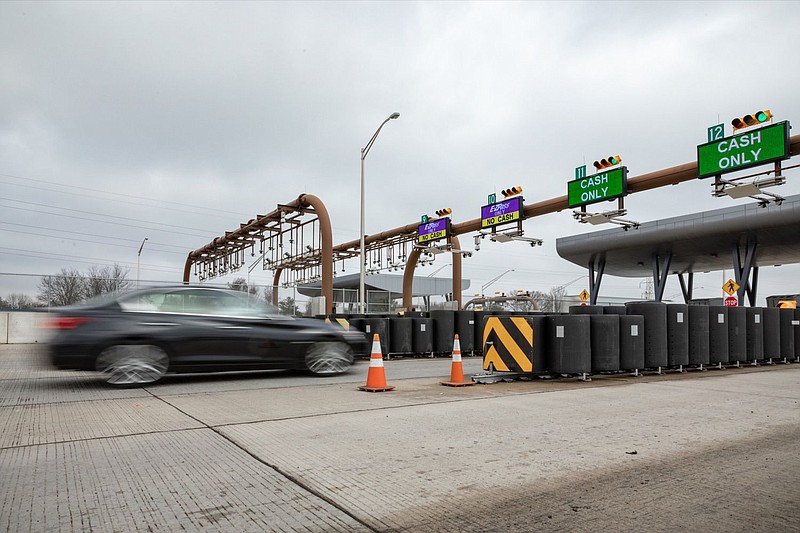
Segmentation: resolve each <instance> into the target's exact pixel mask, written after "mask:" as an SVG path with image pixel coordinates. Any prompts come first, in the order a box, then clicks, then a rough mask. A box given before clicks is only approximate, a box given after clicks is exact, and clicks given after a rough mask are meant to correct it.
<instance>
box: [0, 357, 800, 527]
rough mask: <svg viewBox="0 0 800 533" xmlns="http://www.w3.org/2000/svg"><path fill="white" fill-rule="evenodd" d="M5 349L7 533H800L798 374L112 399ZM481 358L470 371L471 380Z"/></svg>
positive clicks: (328, 386)
mask: <svg viewBox="0 0 800 533" xmlns="http://www.w3.org/2000/svg"><path fill="white" fill-rule="evenodd" d="M41 353H42V347H41V346H36V345H6V346H0V530H3V531H13V532H16V531H231V530H237V531H533V530H537V531H589V530H591V531H598V530H613V531H644V530H647V531H675V530H686V531H726V532H727V531H754V530H755V531H800V519H799V518H798V511H797V501H798V500H799V499H800V482H798V479H800V458H798V452H797V443H798V442H800V440H799V439H800V365H798V364H789V365H783V364H779V365H771V366H759V367H743V368H730V369H725V370H708V371H705V372H699V371H689V372H686V373H667V374H665V375H644V376H642V377H638V378H637V377H631V376H627V375H614V376H602V377H596V378H594V379H593V380H592V381H589V382H582V381H578V380H575V379H557V380H533V381H515V382H508V383H506V382H503V383H496V384H491V385H475V386H472V387H464V388H451V387H443V386H441V385H440V384H439V381H441V380H443V379H447V378H448V377H449V369H450V361H449V359H447V358H434V359H429V358H421V359H400V360H394V359H393V360H390V361H385V362H384V365H385V372H386V376H387V381H388V382H389V384H390V385H394V386H396V389H395V390H394V391H391V392H383V393H366V392H360V391H358V390H357V385H361V384H363V383H364V380H365V378H366V374H367V368H368V363H367V361H359V362H358V363H357V364H356V365H355V366H354V368H353V370H352V371H351V372H350V373H348V374H346V375H344V376H340V377H336V378H332V379H320V378H313V377H308V376H304V375H301V374H296V373H288V372H267V373H255V374H252V373H249V374H239V375H214V376H188V377H187V376H177V377H169V378H167V379H165V380H164V381H163V382H160V383H158V384H155V385H153V386H150V387H146V388H139V389H113V388H109V387H107V386H105V385H104V384H102V383H100V382H99V381H98V380H97V378H96V376H94V375H93V374H92V373H88V372H64V371H57V370H55V369H51V368H49V367H46V366H44V365H43V364H42V360H41ZM480 362H481V361H480V359H479V358H470V357H465V358H464V365H465V370H466V372H467V373H468V374H469V373H473V372H477V371H478V370H479V368H480Z"/></svg>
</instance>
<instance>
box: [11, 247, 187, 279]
mask: <svg viewBox="0 0 800 533" xmlns="http://www.w3.org/2000/svg"><path fill="white" fill-rule="evenodd" d="M0 250H10V251H4V252H3V253H4V254H6V255H16V256H20V257H33V258H36V259H47V260H51V261H64V260H65V259H68V260H69V261H71V262H73V263H85V264H90V265H93V264H102V265H114V264H119V265H126V266H131V267H133V266H135V265H136V263H133V262H128V261H114V262H112V263H109V260H108V259H100V258H96V257H83V256H76V255H68V254H55V253H50V252H37V251H36V250H21V249H19V248H4V247H0ZM20 252H24V253H20ZM33 254H37V255H33ZM87 259H89V260H91V261H87ZM98 262H99V263H98ZM141 266H145V267H147V268H148V270H155V271H158V272H177V273H180V271H179V269H177V268H175V269H168V268H167V267H164V266H162V265H149V264H144V265H141Z"/></svg>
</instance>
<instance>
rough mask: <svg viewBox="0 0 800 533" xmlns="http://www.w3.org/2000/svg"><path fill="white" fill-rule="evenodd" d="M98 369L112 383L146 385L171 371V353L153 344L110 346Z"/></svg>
mask: <svg viewBox="0 0 800 533" xmlns="http://www.w3.org/2000/svg"><path fill="white" fill-rule="evenodd" d="M96 365H97V370H98V371H99V372H100V373H101V374H102V375H103V379H104V380H105V381H106V383H109V384H111V385H118V386H124V385H146V384H148V383H153V382H155V381H158V380H159V379H161V378H162V377H164V374H166V373H167V368H168V367H169V356H168V355H167V352H165V351H164V350H163V349H162V348H159V347H158V346H154V345H152V344H119V345H116V346H109V347H108V348H106V349H104V350H103V351H102V352H101V353H100V355H99V356H98V357H97V363H96Z"/></svg>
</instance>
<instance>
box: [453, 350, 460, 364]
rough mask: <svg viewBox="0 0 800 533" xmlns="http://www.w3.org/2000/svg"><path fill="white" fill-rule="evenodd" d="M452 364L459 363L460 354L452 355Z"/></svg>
mask: <svg viewBox="0 0 800 533" xmlns="http://www.w3.org/2000/svg"><path fill="white" fill-rule="evenodd" d="M453 362H454V363H460V362H461V354H460V353H458V352H456V353H454V354H453Z"/></svg>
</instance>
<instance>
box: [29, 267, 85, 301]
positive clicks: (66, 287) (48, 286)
mask: <svg viewBox="0 0 800 533" xmlns="http://www.w3.org/2000/svg"><path fill="white" fill-rule="evenodd" d="M85 287H86V280H85V279H84V277H83V275H81V273H80V272H78V271H77V270H75V269H66V268H62V269H61V272H60V273H58V274H55V275H52V276H42V279H41V280H40V281H39V293H38V294H37V295H36V299H37V300H39V301H40V302H41V303H42V304H43V305H47V306H50V305H54V306H61V305H71V304H74V303H78V302H80V301H81V300H82V299H83V297H84V294H85V293H86V292H85V291H86V288H85Z"/></svg>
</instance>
